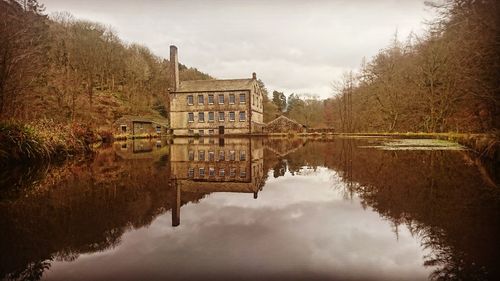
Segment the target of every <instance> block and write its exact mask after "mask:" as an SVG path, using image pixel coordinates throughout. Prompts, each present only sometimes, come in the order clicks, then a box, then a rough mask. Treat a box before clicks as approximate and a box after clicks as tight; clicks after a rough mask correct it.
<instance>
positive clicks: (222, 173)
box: [219, 168, 226, 177]
mask: <svg viewBox="0 0 500 281" xmlns="http://www.w3.org/2000/svg"><path fill="white" fill-rule="evenodd" d="M225 175H226V171H224V168H220V169H219V177H223V176H225Z"/></svg>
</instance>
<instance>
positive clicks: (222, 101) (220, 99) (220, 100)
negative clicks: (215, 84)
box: [219, 94, 224, 104]
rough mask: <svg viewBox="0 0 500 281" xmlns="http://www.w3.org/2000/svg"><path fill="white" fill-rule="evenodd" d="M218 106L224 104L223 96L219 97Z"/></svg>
mask: <svg viewBox="0 0 500 281" xmlns="http://www.w3.org/2000/svg"><path fill="white" fill-rule="evenodd" d="M219 104H224V94H220V95H219Z"/></svg>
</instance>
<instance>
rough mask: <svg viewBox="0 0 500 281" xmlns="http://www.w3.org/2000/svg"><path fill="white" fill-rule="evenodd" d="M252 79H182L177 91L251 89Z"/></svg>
mask: <svg viewBox="0 0 500 281" xmlns="http://www.w3.org/2000/svg"><path fill="white" fill-rule="evenodd" d="M254 81H255V80H254V79H251V78H250V79H224V80H193V81H182V82H181V83H180V86H179V89H178V90H177V92H204V91H231V90H252V87H253V82H254Z"/></svg>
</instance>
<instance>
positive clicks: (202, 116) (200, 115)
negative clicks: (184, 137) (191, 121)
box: [198, 112, 205, 122]
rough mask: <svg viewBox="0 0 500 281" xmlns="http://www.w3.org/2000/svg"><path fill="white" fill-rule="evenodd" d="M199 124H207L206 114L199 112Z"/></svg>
mask: <svg viewBox="0 0 500 281" xmlns="http://www.w3.org/2000/svg"><path fill="white" fill-rule="evenodd" d="M198 122H205V112H198Z"/></svg>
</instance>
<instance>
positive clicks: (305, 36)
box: [42, 0, 431, 97]
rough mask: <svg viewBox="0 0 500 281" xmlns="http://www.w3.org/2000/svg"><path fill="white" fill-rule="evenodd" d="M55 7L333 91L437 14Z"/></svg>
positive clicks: (339, 8)
mask: <svg viewBox="0 0 500 281" xmlns="http://www.w3.org/2000/svg"><path fill="white" fill-rule="evenodd" d="M42 2H43V3H45V4H46V7H47V11H48V12H52V11H62V10H66V11H69V12H71V13H72V14H74V15H75V16H76V17H81V18H87V19H90V20H95V21H99V22H102V23H105V24H110V25H112V26H113V27H114V28H115V29H116V30H117V32H118V33H119V35H120V36H121V37H122V38H124V39H125V40H127V41H130V42H138V43H141V44H144V45H146V46H148V47H150V48H151V49H152V50H153V51H154V52H155V53H156V54H157V55H160V56H162V57H168V46H169V45H170V44H176V45H177V46H178V47H179V54H180V61H181V62H183V63H185V64H187V65H190V66H193V67H197V68H198V69H200V70H202V71H205V72H208V73H210V74H211V75H213V76H215V77H218V78H240V77H248V76H249V73H252V71H257V73H258V75H259V77H261V78H263V79H264V82H265V83H266V85H268V88H270V90H275V89H277V90H278V89H280V90H284V91H287V94H290V93H291V92H295V93H300V92H306V93H315V94H319V95H320V96H322V97H328V96H330V95H331V90H330V87H329V85H330V83H331V82H332V81H333V80H336V79H339V78H340V75H341V72H342V71H339V70H347V69H353V68H356V67H358V66H359V64H360V62H361V59H362V57H364V56H365V57H368V58H369V57H371V56H373V55H375V54H376V52H377V51H378V50H379V49H381V48H383V47H385V46H386V45H387V44H388V43H389V42H390V40H391V38H392V36H393V34H394V32H395V31H396V29H397V30H398V33H399V34H400V36H401V37H405V36H407V35H408V34H409V33H410V32H411V31H414V32H416V33H420V32H422V31H423V29H424V25H423V24H422V21H423V20H424V19H426V18H427V19H428V18H429V17H430V16H431V13H430V12H429V11H426V10H425V9H424V4H423V1H397V0H381V1H321V0H316V1H298V0H292V1H284V0H282V1H263V0H257V1H243V0H239V1H238V0H236V1H234V0H216V1H201V0H198V1H158V0H149V1H132V0H128V1H120V2H119V3H117V2H116V1H102V0H87V1H69V0H42Z"/></svg>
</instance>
